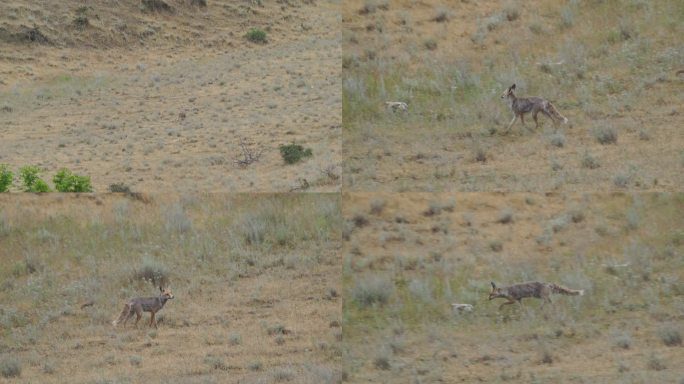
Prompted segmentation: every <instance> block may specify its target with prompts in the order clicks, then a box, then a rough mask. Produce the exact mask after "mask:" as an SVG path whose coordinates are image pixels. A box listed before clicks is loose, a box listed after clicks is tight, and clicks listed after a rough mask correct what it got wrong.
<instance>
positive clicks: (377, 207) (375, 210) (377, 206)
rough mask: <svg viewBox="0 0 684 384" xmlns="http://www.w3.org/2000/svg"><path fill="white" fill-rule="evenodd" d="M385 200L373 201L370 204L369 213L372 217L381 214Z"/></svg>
mask: <svg viewBox="0 0 684 384" xmlns="http://www.w3.org/2000/svg"><path fill="white" fill-rule="evenodd" d="M385 204H386V203H385V200H383V199H374V200H372V201H371V203H370V212H371V213H372V214H374V215H379V214H381V213H382V210H383V209H385Z"/></svg>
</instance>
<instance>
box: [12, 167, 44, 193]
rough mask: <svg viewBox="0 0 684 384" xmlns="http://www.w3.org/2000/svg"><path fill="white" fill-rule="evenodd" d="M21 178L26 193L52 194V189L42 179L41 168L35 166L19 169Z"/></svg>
mask: <svg viewBox="0 0 684 384" xmlns="http://www.w3.org/2000/svg"><path fill="white" fill-rule="evenodd" d="M19 177H20V178H21V180H22V182H23V184H24V191H25V192H39V193H42V192H50V187H49V186H48V185H47V183H46V182H45V181H44V180H43V179H41V178H40V168H38V167H37V166H35V165H27V166H25V167H23V168H21V169H19Z"/></svg>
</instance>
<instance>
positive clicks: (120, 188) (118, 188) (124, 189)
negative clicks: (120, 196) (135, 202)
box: [109, 183, 131, 193]
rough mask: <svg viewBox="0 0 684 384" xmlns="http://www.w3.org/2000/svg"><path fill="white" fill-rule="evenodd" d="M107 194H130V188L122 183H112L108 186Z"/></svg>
mask: <svg viewBox="0 0 684 384" xmlns="http://www.w3.org/2000/svg"><path fill="white" fill-rule="evenodd" d="M109 192H113V193H117V192H118V193H131V187H129V186H128V185H126V184H124V183H114V184H110V185H109Z"/></svg>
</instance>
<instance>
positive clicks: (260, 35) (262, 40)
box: [246, 28, 268, 44]
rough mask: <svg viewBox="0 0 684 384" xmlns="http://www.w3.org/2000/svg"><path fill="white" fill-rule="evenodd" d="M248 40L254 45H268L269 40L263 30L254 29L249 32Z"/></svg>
mask: <svg viewBox="0 0 684 384" xmlns="http://www.w3.org/2000/svg"><path fill="white" fill-rule="evenodd" d="M246 37H247V40H249V41H251V42H253V43H259V44H266V43H267V42H268V40H267V39H266V32H264V31H262V30H261V29H257V28H253V29H250V30H249V32H247V35H246Z"/></svg>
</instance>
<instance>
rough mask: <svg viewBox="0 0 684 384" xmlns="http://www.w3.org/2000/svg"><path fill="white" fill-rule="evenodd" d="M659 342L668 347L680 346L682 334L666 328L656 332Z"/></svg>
mask: <svg viewBox="0 0 684 384" xmlns="http://www.w3.org/2000/svg"><path fill="white" fill-rule="evenodd" d="M658 334H659V336H660V340H661V341H662V342H663V344H665V345H667V346H668V347H676V346H680V345H682V334H681V333H680V332H679V330H677V329H676V328H674V327H672V326H666V327H664V328H662V329H661V330H660V332H658Z"/></svg>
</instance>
